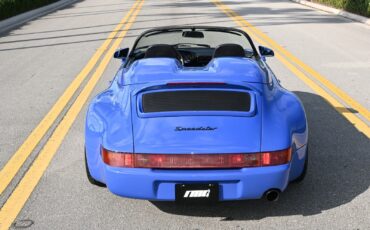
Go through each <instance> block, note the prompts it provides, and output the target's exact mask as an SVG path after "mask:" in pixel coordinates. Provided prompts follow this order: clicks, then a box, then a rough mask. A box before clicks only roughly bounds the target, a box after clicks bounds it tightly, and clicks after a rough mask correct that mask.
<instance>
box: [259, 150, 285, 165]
mask: <svg viewBox="0 0 370 230" xmlns="http://www.w3.org/2000/svg"><path fill="white" fill-rule="evenodd" d="M291 155H292V149H291V148H289V149H284V150H280V151H274V152H266V153H261V166H270V165H281V164H286V163H288V162H289V161H290V158H291Z"/></svg>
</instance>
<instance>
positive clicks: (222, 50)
mask: <svg viewBox="0 0 370 230" xmlns="http://www.w3.org/2000/svg"><path fill="white" fill-rule="evenodd" d="M217 57H245V51H244V49H243V47H242V46H241V45H238V44H222V45H219V46H218V47H217V48H216V49H215V52H214V53H213V58H217Z"/></svg>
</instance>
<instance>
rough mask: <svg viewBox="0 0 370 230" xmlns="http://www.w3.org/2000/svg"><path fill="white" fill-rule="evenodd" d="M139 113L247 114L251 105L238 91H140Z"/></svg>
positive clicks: (242, 92) (251, 102)
mask: <svg viewBox="0 0 370 230" xmlns="http://www.w3.org/2000/svg"><path fill="white" fill-rule="evenodd" d="M138 102H139V103H138V105H139V112H140V113H142V114H148V113H173V112H185V113H189V112H190V113H196V112H209V113H212V112H216V113H219V112H237V113H249V112H251V106H252V104H253V102H254V100H253V99H252V96H251V94H250V93H249V92H247V91H238V90H224V89H223V90H210V89H202V90H199V89H191V90H189V89H188V90H184V89H180V90H159V91H149V92H144V93H142V94H141V95H139V97H138Z"/></svg>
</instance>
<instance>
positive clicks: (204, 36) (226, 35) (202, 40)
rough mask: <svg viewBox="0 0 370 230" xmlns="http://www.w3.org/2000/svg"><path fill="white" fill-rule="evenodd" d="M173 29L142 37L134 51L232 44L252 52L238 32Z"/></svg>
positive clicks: (248, 43) (246, 40)
mask: <svg viewBox="0 0 370 230" xmlns="http://www.w3.org/2000/svg"><path fill="white" fill-rule="evenodd" d="M191 31H192V29H173V30H169V31H153V32H151V33H148V34H146V35H144V36H142V37H141V38H140V39H139V40H138V42H137V44H136V47H135V49H145V48H148V47H150V46H151V45H155V44H167V45H177V46H178V47H179V48H181V47H189V46H190V47H208V48H215V47H217V46H219V45H221V44H225V43H234V44H238V45H241V46H242V47H243V48H244V49H246V50H253V49H252V45H251V43H250V42H249V40H248V39H247V38H246V37H245V36H244V35H243V34H242V33H240V32H238V31H221V30H220V31H217V30H211V29H196V32H198V35H197V34H192V33H191Z"/></svg>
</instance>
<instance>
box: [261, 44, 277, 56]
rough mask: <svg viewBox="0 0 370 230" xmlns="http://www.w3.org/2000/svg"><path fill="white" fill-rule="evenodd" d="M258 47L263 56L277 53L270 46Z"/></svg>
mask: <svg viewBox="0 0 370 230" xmlns="http://www.w3.org/2000/svg"><path fill="white" fill-rule="evenodd" d="M258 49H259V51H260V54H261V55H262V56H263V57H273V56H274V55H275V54H274V51H273V50H272V49H270V48H267V47H264V46H259V47H258Z"/></svg>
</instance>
